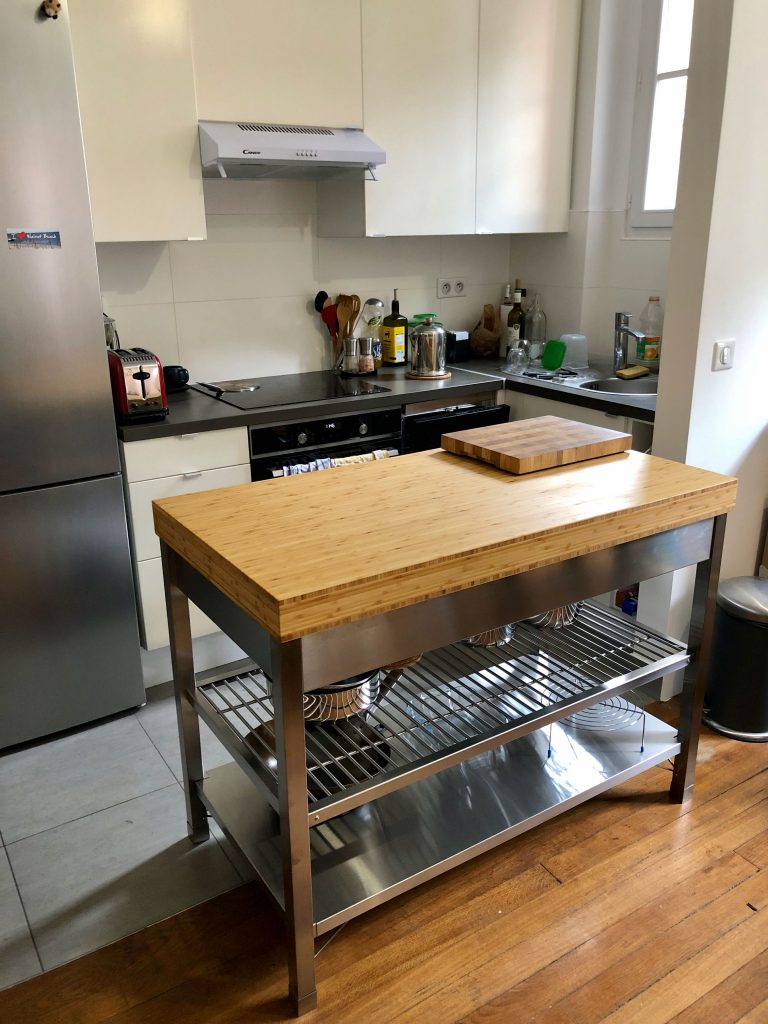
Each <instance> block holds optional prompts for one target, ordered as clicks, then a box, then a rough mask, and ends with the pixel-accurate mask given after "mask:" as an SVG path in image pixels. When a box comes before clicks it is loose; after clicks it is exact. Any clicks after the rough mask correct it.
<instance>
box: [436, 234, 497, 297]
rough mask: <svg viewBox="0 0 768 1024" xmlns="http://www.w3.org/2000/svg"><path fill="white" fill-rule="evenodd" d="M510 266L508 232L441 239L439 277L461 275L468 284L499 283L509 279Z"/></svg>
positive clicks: (453, 236)
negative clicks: (505, 233) (506, 233)
mask: <svg viewBox="0 0 768 1024" xmlns="http://www.w3.org/2000/svg"><path fill="white" fill-rule="evenodd" d="M508 266H509V235H452V236H449V237H445V238H441V239H440V266H439V274H438V276H439V277H462V278H463V279H464V282H465V284H468V285H470V284H472V285H475V284H492V285H494V286H496V285H497V284H498V282H499V281H501V282H505V281H506V280H507V272H508ZM500 298H501V292H500V293H499V299H500Z"/></svg>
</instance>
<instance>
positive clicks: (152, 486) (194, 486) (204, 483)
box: [129, 463, 251, 562]
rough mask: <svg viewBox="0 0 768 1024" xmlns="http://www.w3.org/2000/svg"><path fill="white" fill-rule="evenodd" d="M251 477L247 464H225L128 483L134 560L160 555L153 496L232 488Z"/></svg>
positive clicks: (159, 496) (160, 496) (171, 495)
mask: <svg viewBox="0 0 768 1024" xmlns="http://www.w3.org/2000/svg"><path fill="white" fill-rule="evenodd" d="M250 480H251V467H250V465H249V464H248V463H246V464H245V465H242V466H226V467H224V468H223V469H208V470H205V471H199V470H198V471H197V472H192V473H180V474H179V475H178V476H163V477H160V478H159V479H156V480H137V481H136V482H135V483H132V484H131V485H130V490H129V495H130V514H131V526H132V530H133V549H134V552H135V555H136V560H137V561H138V562H143V561H145V560H146V559H147V558H159V557H160V541H159V540H158V539H157V535H156V533H155V524H154V522H153V519H152V502H153V501H154V500H155V498H173V497H175V496H176V495H177V494H192V493H194V492H196V491H212V490H214V489H215V488H217V487H234V486H235V484H247V483H250Z"/></svg>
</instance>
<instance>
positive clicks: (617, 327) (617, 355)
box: [613, 313, 645, 373]
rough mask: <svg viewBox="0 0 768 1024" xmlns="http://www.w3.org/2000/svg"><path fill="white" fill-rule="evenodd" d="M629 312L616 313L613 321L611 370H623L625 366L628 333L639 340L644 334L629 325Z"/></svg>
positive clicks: (630, 315)
mask: <svg viewBox="0 0 768 1024" xmlns="http://www.w3.org/2000/svg"><path fill="white" fill-rule="evenodd" d="M631 317H632V314H631V313H617V314H616V316H615V317H614V322H613V372H614V373H616V371H617V370H625V369H626V367H627V361H628V360H627V345H628V341H629V337H630V335H631V336H632V337H633V338H636V339H637V340H638V341H641V340H642V339H643V338H644V337H645V335H644V334H643V332H642V331H633V330H632V328H631V327H630V326H629V321H630V318H631Z"/></svg>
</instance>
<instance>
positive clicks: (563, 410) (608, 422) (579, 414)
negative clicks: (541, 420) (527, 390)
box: [515, 395, 627, 430]
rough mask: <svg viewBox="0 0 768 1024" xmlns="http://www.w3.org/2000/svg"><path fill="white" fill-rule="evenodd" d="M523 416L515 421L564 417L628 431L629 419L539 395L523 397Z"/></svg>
mask: <svg viewBox="0 0 768 1024" xmlns="http://www.w3.org/2000/svg"><path fill="white" fill-rule="evenodd" d="M522 408H523V410H524V411H523V415H522V416H520V415H517V416H515V419H530V418H531V417H532V416H562V417H563V419H566V420H576V421H577V422H578V423H591V424H592V426H594V427H607V428H608V430H626V429H627V417H626V416H614V415H612V414H611V413H608V412H602V411H601V410H600V409H589V408H587V407H585V406H583V405H571V404H570V403H569V402H558V401H557V400H555V399H551V398H539V396H538V395H524V396H523V404H522Z"/></svg>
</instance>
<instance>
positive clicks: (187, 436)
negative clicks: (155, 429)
mask: <svg viewBox="0 0 768 1024" xmlns="http://www.w3.org/2000/svg"><path fill="white" fill-rule="evenodd" d="M176 437H178V439H179V440H180V441H188V440H189V439H190V437H197V434H177V435H176Z"/></svg>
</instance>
